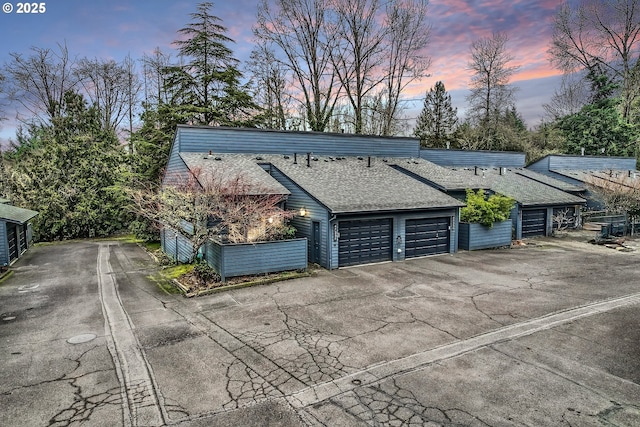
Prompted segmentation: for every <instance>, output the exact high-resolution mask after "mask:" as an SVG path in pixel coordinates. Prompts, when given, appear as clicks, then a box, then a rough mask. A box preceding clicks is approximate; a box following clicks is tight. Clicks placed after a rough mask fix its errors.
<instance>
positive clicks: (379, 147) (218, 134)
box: [172, 126, 420, 158]
mask: <svg viewBox="0 0 640 427" xmlns="http://www.w3.org/2000/svg"><path fill="white" fill-rule="evenodd" d="M176 143H177V144H174V145H177V146H179V151H180V152H200V153H205V152H208V151H209V150H212V151H213V152H214V153H216V152H217V153H260V154H293V153H307V152H311V153H313V154H317V155H335V156H358V155H362V156H368V155H371V156H380V157H384V156H387V157H418V155H419V151H420V141H419V140H418V139H415V138H399V137H379V136H365V135H352V134H335V133H324V132H292V131H274V130H265V129H247V128H224V127H220V128H200V127H186V126H179V127H178V130H177V137H176ZM175 148H177V147H174V149H175ZM172 158H173V153H172Z"/></svg>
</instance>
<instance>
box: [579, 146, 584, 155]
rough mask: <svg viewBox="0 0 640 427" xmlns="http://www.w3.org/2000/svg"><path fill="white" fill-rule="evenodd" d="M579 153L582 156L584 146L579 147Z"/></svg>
mask: <svg viewBox="0 0 640 427" xmlns="http://www.w3.org/2000/svg"><path fill="white" fill-rule="evenodd" d="M580 155H581V156H584V147H580Z"/></svg>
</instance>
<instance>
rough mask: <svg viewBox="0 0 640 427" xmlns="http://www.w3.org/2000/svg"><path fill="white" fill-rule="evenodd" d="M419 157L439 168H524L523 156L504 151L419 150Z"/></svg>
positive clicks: (522, 154)
mask: <svg viewBox="0 0 640 427" xmlns="http://www.w3.org/2000/svg"><path fill="white" fill-rule="evenodd" d="M420 157H421V158H423V159H425V160H429V161H430V162H433V163H435V164H437V165H441V166H483V167H500V166H501V167H524V165H525V154H524V153H515V152H504V151H470V150H444V149H435V148H427V149H421V150H420Z"/></svg>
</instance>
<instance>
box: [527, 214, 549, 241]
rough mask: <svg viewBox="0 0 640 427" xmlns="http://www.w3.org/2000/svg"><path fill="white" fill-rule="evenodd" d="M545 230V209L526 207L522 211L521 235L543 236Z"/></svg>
mask: <svg viewBox="0 0 640 427" xmlns="http://www.w3.org/2000/svg"><path fill="white" fill-rule="evenodd" d="M546 232H547V210H546V209H526V210H523V211H522V237H535V236H545V235H546V234H547V233H546Z"/></svg>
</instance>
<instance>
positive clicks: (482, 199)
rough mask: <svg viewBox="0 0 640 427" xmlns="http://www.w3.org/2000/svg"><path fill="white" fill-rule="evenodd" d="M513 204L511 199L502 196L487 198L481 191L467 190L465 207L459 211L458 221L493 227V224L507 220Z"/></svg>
mask: <svg viewBox="0 0 640 427" xmlns="http://www.w3.org/2000/svg"><path fill="white" fill-rule="evenodd" d="M514 202H515V200H513V199H512V198H511V197H507V196H503V195H502V194H492V195H491V196H489V197H488V198H487V196H486V195H485V193H484V190H482V189H480V190H478V191H473V190H471V189H467V199H466V203H467V206H465V207H464V208H462V209H461V210H460V221H462V222H473V223H479V224H482V225H485V226H487V227H493V224H494V223H495V222H501V221H506V220H507V219H509V214H510V213H511V209H512V208H513V204H514Z"/></svg>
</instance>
